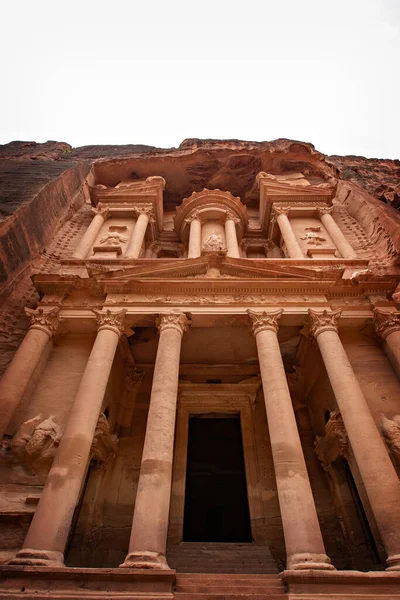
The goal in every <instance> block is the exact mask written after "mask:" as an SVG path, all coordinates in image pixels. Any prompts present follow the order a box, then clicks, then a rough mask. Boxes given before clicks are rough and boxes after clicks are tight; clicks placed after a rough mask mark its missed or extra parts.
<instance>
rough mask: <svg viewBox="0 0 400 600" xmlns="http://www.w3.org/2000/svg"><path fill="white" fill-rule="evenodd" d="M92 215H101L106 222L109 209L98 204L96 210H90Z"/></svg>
mask: <svg viewBox="0 0 400 600" xmlns="http://www.w3.org/2000/svg"><path fill="white" fill-rule="evenodd" d="M92 211H93V213H94V215H101V216H102V217H103V219H104V220H105V221H106V219H108V215H109V214H110V207H109V206H104V204H101V203H99V204H98V205H97V206H96V208H93V209H92Z"/></svg>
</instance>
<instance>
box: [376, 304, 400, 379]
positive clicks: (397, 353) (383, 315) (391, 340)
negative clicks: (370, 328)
mask: <svg viewBox="0 0 400 600" xmlns="http://www.w3.org/2000/svg"><path fill="white" fill-rule="evenodd" d="M374 325H375V331H376V333H377V334H378V335H379V336H380V337H381V338H382V340H383V341H384V342H386V343H385V345H384V349H385V352H386V354H387V357H388V359H389V360H390V362H391V364H392V367H393V369H394V370H395V371H396V374H397V376H398V378H399V379H400V312H397V311H390V312H385V311H383V310H381V309H379V308H374Z"/></svg>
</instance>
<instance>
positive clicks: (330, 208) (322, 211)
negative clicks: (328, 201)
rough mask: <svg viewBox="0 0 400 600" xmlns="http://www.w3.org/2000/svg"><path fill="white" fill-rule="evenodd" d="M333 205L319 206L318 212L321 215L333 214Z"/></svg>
mask: <svg viewBox="0 0 400 600" xmlns="http://www.w3.org/2000/svg"><path fill="white" fill-rule="evenodd" d="M332 211H333V206H319V207H318V208H317V213H318V214H319V216H322V215H332Z"/></svg>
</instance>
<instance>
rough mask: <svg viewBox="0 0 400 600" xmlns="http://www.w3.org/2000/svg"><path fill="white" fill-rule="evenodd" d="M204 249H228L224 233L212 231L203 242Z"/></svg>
mask: <svg viewBox="0 0 400 600" xmlns="http://www.w3.org/2000/svg"><path fill="white" fill-rule="evenodd" d="M203 250H226V248H225V246H224V240H223V239H222V235H219V234H217V233H212V234H211V235H210V236H208V238H207V239H206V240H205V241H204V243H203Z"/></svg>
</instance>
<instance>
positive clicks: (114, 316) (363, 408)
mask: <svg viewBox="0 0 400 600" xmlns="http://www.w3.org/2000/svg"><path fill="white" fill-rule="evenodd" d="M285 312H286V310H283V309H282V308H278V309H276V308H275V309H267V310H262V309H260V308H258V309H256V310H250V309H247V311H245V312H244V313H243V315H242V318H243V320H244V321H245V323H244V324H246V325H247V327H248V326H251V328H252V332H253V334H254V336H255V341H256V347H257V353H258V360H259V368H260V373H261V381H262V387H263V394H264V400H265V409H266V414H267V422H268V428H269V435H270V442H271V450H272V457H273V463H274V469H275V477H276V483H277V491H278V498H279V505H280V511H281V517H282V523H283V532H284V538H285V545H286V551H287V568H288V569H294V570H297V569H300V570H301V569H317V570H331V569H333V568H334V567H333V566H332V564H331V561H330V559H329V557H328V556H327V555H326V553H325V548H324V543H323V540H322V535H321V531H320V526H319V522H318V516H317V512H316V508H315V503H314V498H313V493H312V491H311V486H310V482H309V478H308V474H307V468H306V464H305V459H304V455H303V451H302V447H301V442H300V438H299V433H298V430H297V425H296V420H295V415H294V409H293V404H292V399H291V395H290V392H289V388H288V383H287V378H286V374H285V369H284V365H283V360H282V355H281V349H280V345H279V341H278V332H279V328H280V324H281V322H282V320H283V319H284V316H285ZM289 312H290V311H289ZM29 314H30V317H31V327H30V329H29V331H28V334H27V335H26V337H25V339H24V341H23V342H22V344H21V346H20V348H19V350H18V351H17V353H16V354H15V356H14V359H13V361H12V363H11V365H10V367H9V369H8V372H7V373H6V375H5V376H4V378H3V379H2V381H1V384H0V396H1V397H2V399H3V406H4V407H5V409H6V410H5V411H4V413H3V414H2V417H3V416H4V415H5V416H4V422H3V423H2V432H3V431H4V430H5V428H6V426H7V419H8V420H9V419H10V418H11V416H12V414H13V413H14V411H15V409H16V408H17V406H18V403H19V401H20V400H21V398H22V395H23V394H24V391H25V390H26V386H27V384H28V380H29V378H30V377H31V376H32V375H33V371H34V370H35V366H36V365H37V364H38V362H39V360H40V358H41V356H42V355H43V352H44V350H45V347H46V344H47V343H48V342H50V341H51V338H52V337H53V336H54V335H55V334H56V333H57V331H58V330H59V327H60V323H61V322H62V321H63V320H64V319H63V311H59V309H57V308H53V309H50V310H44V309H43V308H39V309H37V310H36V311H29ZM91 314H92V321H95V322H96V328H97V333H96V337H95V341H94V343H93V347H92V350H91V353H90V356H89V359H88V361H87V364H86V368H85V369H84V372H83V375H82V378H81V381H80V384H79V387H78V390H77V393H76V396H75V399H74V401H73V403H72V406H71V409H70V412H69V415H68V418H67V422H66V425H65V429H64V433H63V436H62V438H61V441H60V444H59V447H58V449H57V453H56V456H55V459H54V462H53V464H52V466H51V468H50V471H49V474H48V477H47V482H46V485H45V487H44V490H43V492H42V494H41V497H40V501H39V504H38V507H37V509H36V511H35V514H34V518H33V520H32V523H31V525H30V528H29V531H28V534H27V536H26V539H25V542H24V544H23V548H22V549H21V550H20V551H19V552H18V554H17V556H16V558H14V559H13V560H12V561H11V564H15V565H49V566H62V565H63V564H64V562H63V561H64V550H65V546H66V543H67V539H68V535H69V532H70V528H71V523H72V519H73V514H74V510H75V506H76V504H77V502H78V498H79V494H80V491H81V488H82V484H83V480H84V477H85V473H86V469H87V465H88V461H89V457H90V449H91V445H92V442H93V436H94V432H95V428H96V424H97V420H98V417H99V413H100V411H101V407H102V402H103V398H104V395H105V392H106V387H107V383H108V379H109V376H110V372H111V368H112V364H113V360H114V356H115V354H116V351H117V347H118V342H119V339H120V337H121V336H123V335H124V334H125V333H126V332H127V330H128V329H129V327H130V326H131V321H130V320H129V317H128V314H127V310H126V309H125V308H124V309H117V308H115V309H114V310H113V311H111V310H110V309H107V310H104V309H102V310H98V309H92V311H91ZM341 316H342V311H341V310H340V309H338V310H332V309H329V310H327V309H325V310H314V309H308V310H304V311H303V312H302V318H303V319H304V321H305V323H304V324H305V328H304V329H303V335H304V336H308V337H310V338H311V339H313V340H314V341H315V343H316V344H317V345H318V348H319V351H320V355H321V357H322V360H323V363H324V365H325V369H326V372H327V375H328V378H329V381H330V384H331V386H332V390H333V393H334V396H335V399H336V402H337V406H338V408H339V410H340V412H341V415H342V418H343V423H344V426H345V429H346V432H347V436H348V439H349V443H350V445H351V448H352V451H353V453H354V457H355V460H356V463H357V466H358V469H359V472H360V475H361V478H362V483H363V486H364V487H365V491H366V494H367V497H368V501H369V504H370V507H371V510H372V512H373V516H374V519H375V521H376V524H377V528H378V530H379V534H380V536H381V539H382V542H383V544H384V547H385V550H386V554H387V566H388V569H389V570H400V525H399V523H398V519H396V509H397V507H398V505H399V503H400V484H399V480H398V477H397V474H396V471H395V469H394V467H393V464H392V462H391V460H390V458H389V455H388V451H387V449H386V447H385V444H384V441H383V439H382V437H381V435H380V433H379V430H378V428H377V425H376V423H375V420H374V418H373V416H372V414H371V411H370V408H369V406H368V404H367V401H366V399H365V396H364V394H363V391H362V389H361V387H360V384H359V382H358V380H357V376H356V374H355V372H354V370H353V367H352V365H351V362H350V360H349V358H348V355H347V352H346V349H345V347H344V346H343V343H342V341H341V338H340V335H339V322H340V319H341ZM87 317H88V315H86V314H85V316H84V318H83V319H82V325H83V326H85V323H86V324H87V321H88V318H87ZM191 321H192V319H190V318H189V317H188V316H187V314H186V313H185V312H181V311H179V310H170V311H169V312H163V313H160V314H159V315H158V317H157V320H156V326H157V328H158V331H159V342H158V349H157V356H156V359H155V365H154V375H153V383H152V389H151V396H150V406H149V413H148V418H147V426H146V434H145V442H144V448H143V455H142V463H141V470H140V478H139V484H138V492H137V496H136V502H135V508H134V513H133V522H132V532H131V541H130V545H129V551H128V554H127V557H126V560H125V562H124V563H123V564H121V568H124V567H128V568H138V569H142V568H156V569H157V568H158V569H159V568H161V569H168V568H169V567H168V564H167V561H166V558H165V556H166V546H167V532H168V516H169V510H170V498H171V482H172V464H173V452H174V435H175V419H176V407H177V393H178V383H179V367H180V360H181V359H180V356H181V344H182V338H183V336H184V335H188V336H190V331H191V328H192V323H191ZM373 323H374V326H375V329H376V332H377V334H378V335H379V336H381V338H382V339H383V340H384V341H385V344H386V350H387V353H388V357H389V360H390V361H391V362H392V364H393V367H394V369H395V370H396V371H397V374H398V376H399V378H400V372H399V369H398V366H399V364H400V313H398V312H396V311H393V310H383V309H375V312H374V315H373ZM131 333H132V331H130V334H131ZM288 465H289V468H288ZM65 474H68V476H67V477H65ZM149 506H152V510H151V511H149Z"/></svg>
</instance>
